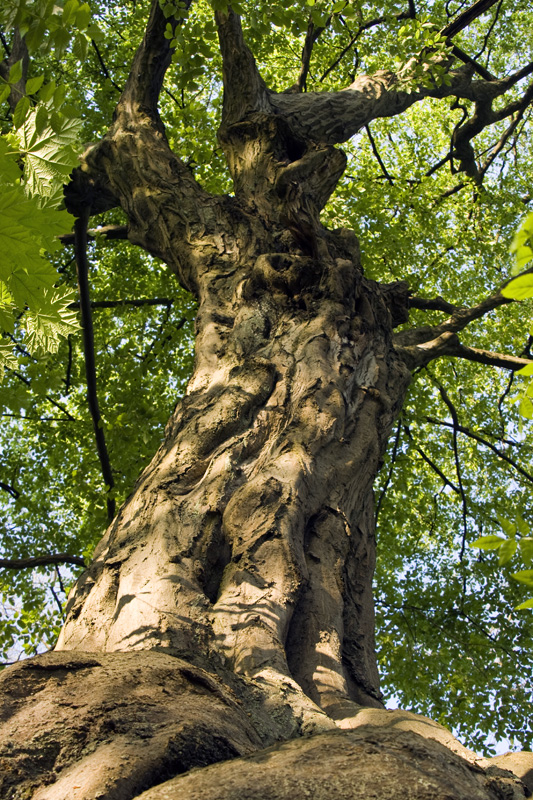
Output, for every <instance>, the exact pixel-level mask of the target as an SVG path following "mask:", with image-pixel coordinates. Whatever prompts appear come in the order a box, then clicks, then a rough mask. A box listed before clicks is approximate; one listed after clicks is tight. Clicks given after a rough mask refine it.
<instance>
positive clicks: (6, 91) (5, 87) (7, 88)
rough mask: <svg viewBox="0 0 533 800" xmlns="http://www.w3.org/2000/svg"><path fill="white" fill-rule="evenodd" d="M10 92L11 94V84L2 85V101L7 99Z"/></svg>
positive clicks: (0, 89) (0, 94) (0, 92)
mask: <svg viewBox="0 0 533 800" xmlns="http://www.w3.org/2000/svg"><path fill="white" fill-rule="evenodd" d="M10 94H11V86H10V85H9V84H8V83H4V84H3V85H0V103H3V102H4V100H7V98H8V97H9V95H10Z"/></svg>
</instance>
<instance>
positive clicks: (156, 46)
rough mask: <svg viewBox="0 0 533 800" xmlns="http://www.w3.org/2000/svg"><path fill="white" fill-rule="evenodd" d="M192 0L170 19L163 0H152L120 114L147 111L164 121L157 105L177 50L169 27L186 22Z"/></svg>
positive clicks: (124, 92)
mask: <svg viewBox="0 0 533 800" xmlns="http://www.w3.org/2000/svg"><path fill="white" fill-rule="evenodd" d="M191 2H192V0H183V2H182V3H181V6H182V10H181V14H180V16H175V17H170V18H166V17H165V15H164V14H163V10H162V8H161V5H160V3H159V0H152V8H151V11H150V17H149V19H148V24H147V26H146V32H145V34H144V37H143V41H142V43H141V45H140V47H139V48H138V50H137V52H136V54H135V58H134V59H133V64H132V67H131V70H130V74H129V76H128V80H127V81H126V86H125V87H124V91H123V93H122V97H121V98H120V100H119V104H118V107H117V112H118V113H119V114H120V113H126V114H132V115H133V116H137V114H138V113H141V114H144V113H145V114H148V116H149V117H150V118H151V119H152V120H153V121H154V122H157V123H159V122H160V120H159V112H158V110H157V104H158V101H159V94H160V92H161V88H162V86H163V80H164V78H165V73H166V71H167V69H168V67H169V66H170V62H171V61H172V53H173V50H172V49H171V47H170V41H171V40H170V39H166V38H165V30H166V28H167V25H168V24H170V25H173V26H175V25H178V24H180V23H182V22H183V21H184V19H185V18H186V16H187V13H188V11H189V8H190V6H191Z"/></svg>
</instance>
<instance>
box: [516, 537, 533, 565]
mask: <svg viewBox="0 0 533 800" xmlns="http://www.w3.org/2000/svg"><path fill="white" fill-rule="evenodd" d="M518 544H519V546H520V554H521V556H522V559H523V561H524V564H525V565H526V566H527V567H529V566H531V563H532V562H533V537H531V536H522V538H521V539H520V541H519V543H518Z"/></svg>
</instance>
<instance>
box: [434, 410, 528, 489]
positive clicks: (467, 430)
mask: <svg viewBox="0 0 533 800" xmlns="http://www.w3.org/2000/svg"><path fill="white" fill-rule="evenodd" d="M426 419H427V421H428V422H431V423H433V424H434V425H442V426H443V427H446V428H452V427H453V425H452V424H451V423H449V422H445V421H444V420H440V419H436V418H435V417H426ZM457 430H458V432H459V433H462V434H464V435H465V436H468V437H469V438H470V439H474V440H475V441H476V442H479V444H481V445H483V446H484V447H488V448H489V450H492V452H493V453H494V454H495V455H497V456H498V458H501V459H502V461H505V462H506V463H507V464H509V465H510V466H511V467H512V468H513V469H515V470H516V471H517V472H519V473H520V475H522V476H523V477H524V478H525V479H526V480H528V481H529V482H530V483H533V475H532V474H531V473H529V472H527V471H526V470H525V469H524V468H523V467H521V466H520V464H517V463H516V461H514V459H512V458H509V456H508V455H506V454H505V453H502V451H501V450H499V449H498V448H497V447H496V446H495V445H493V444H492V442H488V441H487V440H486V439H485V438H484V437H483V436H480V434H479V433H474V431H471V430H470V428H466V427H465V426H464V425H457Z"/></svg>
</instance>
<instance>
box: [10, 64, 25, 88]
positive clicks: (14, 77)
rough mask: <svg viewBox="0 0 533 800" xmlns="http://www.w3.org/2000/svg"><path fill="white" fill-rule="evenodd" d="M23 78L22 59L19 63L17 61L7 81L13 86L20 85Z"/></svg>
mask: <svg viewBox="0 0 533 800" xmlns="http://www.w3.org/2000/svg"><path fill="white" fill-rule="evenodd" d="M21 78H22V59H20V60H19V61H15V63H14V64H13V66H12V67H11V69H10V70H9V77H8V79H7V80H8V82H9V83H10V84H12V85H13V84H15V83H18V82H19V81H20V79H21Z"/></svg>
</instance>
